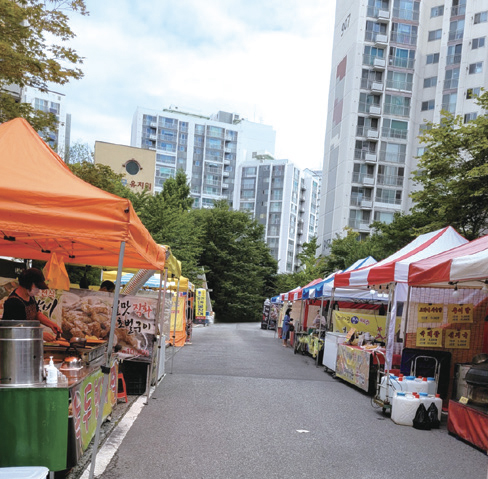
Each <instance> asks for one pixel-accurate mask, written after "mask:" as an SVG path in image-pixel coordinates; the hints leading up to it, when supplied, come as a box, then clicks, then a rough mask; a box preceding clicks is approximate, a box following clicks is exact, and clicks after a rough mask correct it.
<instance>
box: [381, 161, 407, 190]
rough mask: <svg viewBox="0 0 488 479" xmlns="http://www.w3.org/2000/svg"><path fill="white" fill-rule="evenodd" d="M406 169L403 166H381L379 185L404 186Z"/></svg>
mask: <svg viewBox="0 0 488 479" xmlns="http://www.w3.org/2000/svg"><path fill="white" fill-rule="evenodd" d="M404 175H405V168H404V167H403V166H391V165H379V166H378V184H379V185H385V186H403V178H404Z"/></svg>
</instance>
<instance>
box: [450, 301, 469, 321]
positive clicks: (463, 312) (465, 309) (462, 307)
mask: <svg viewBox="0 0 488 479" xmlns="http://www.w3.org/2000/svg"><path fill="white" fill-rule="evenodd" d="M473 311H474V308H473V305H472V304H449V305H448V306H447V322H448V323H472V322H473Z"/></svg>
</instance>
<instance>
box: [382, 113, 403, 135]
mask: <svg viewBox="0 0 488 479" xmlns="http://www.w3.org/2000/svg"><path fill="white" fill-rule="evenodd" d="M382 134H383V136H386V137H388V138H399V139H402V140H406V139H407V136H408V121H400V120H391V119H389V118H384V119H383V129H382Z"/></svg>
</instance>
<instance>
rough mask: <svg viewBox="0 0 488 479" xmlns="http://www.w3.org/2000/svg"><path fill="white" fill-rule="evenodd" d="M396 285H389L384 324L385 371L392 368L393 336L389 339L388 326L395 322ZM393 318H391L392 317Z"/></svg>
mask: <svg viewBox="0 0 488 479" xmlns="http://www.w3.org/2000/svg"><path fill="white" fill-rule="evenodd" d="M395 291H396V283H390V292H389V295H388V313H387V316H386V324H385V329H386V331H385V351H386V357H385V371H386V370H387V369H391V366H392V364H391V363H392V358H393V345H394V342H395V335H394V334H393V337H390V325H391V322H392V321H393V324H395V322H396V310H397V307H396V294H395ZM392 316H393V317H392Z"/></svg>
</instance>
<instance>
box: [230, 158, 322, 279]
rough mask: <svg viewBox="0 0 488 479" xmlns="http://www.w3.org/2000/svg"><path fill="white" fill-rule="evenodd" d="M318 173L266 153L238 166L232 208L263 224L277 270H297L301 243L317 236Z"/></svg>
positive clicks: (284, 271)
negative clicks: (233, 206) (244, 212)
mask: <svg viewBox="0 0 488 479" xmlns="http://www.w3.org/2000/svg"><path fill="white" fill-rule="evenodd" d="M321 176H322V172H321V171H312V170H309V169H305V170H301V169H300V168H298V167H297V166H295V165H294V164H293V163H290V162H289V161H288V160H275V159H274V158H273V156H272V155H270V154H268V153H258V154H255V155H254V158H253V159H252V160H249V161H246V162H244V163H243V164H242V165H241V166H240V167H239V169H238V175H237V181H236V184H237V185H238V188H237V190H238V193H239V195H238V197H237V200H236V208H235V209H240V210H243V211H249V212H251V213H252V214H253V216H254V218H256V219H257V220H258V221H259V222H260V223H261V224H263V225H264V227H265V241H266V243H267V244H268V246H269V247H270V250H271V254H272V255H273V257H274V258H275V259H276V260H277V261H278V272H279V273H291V272H294V271H297V270H298V269H299V267H300V264H299V261H298V259H297V254H298V253H300V251H301V247H302V245H303V243H305V242H308V241H310V239H311V238H312V237H313V236H317V228H318V212H319V201H320V183H321Z"/></svg>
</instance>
